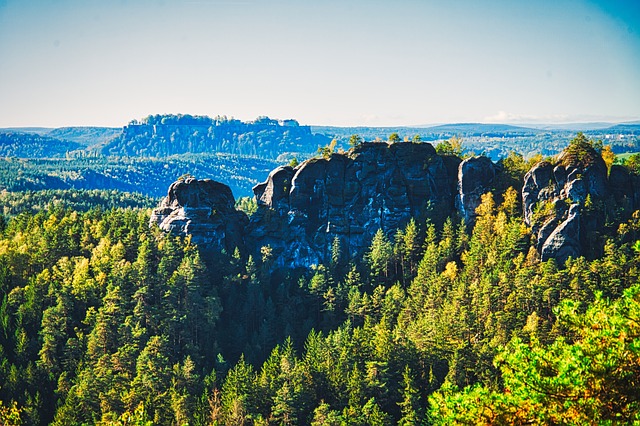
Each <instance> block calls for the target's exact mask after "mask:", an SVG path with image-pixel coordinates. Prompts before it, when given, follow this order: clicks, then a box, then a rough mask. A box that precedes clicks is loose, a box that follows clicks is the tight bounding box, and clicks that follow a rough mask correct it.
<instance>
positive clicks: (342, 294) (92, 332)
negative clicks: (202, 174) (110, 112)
mask: <svg viewBox="0 0 640 426" xmlns="http://www.w3.org/2000/svg"><path fill="white" fill-rule="evenodd" d="M594 145H595V144H594V143H593V142H592V141H588V140H587V139H586V138H585V136H584V135H578V137H576V138H575V139H574V140H573V141H572V142H571V144H570V146H569V147H567V149H565V151H564V153H563V154H562V155H561V156H559V157H557V158H555V159H548V160H547V161H540V162H537V163H536V164H535V165H533V164H530V163H527V162H525V160H524V159H523V158H522V157H517V156H511V157H510V158H508V159H507V160H505V161H503V162H502V163H501V164H500V165H494V164H493V163H491V162H490V161H489V160H488V159H487V158H482V157H479V158H480V159H479V158H468V159H464V160H463V159H460V158H457V157H455V156H453V155H451V154H449V153H444V154H440V153H441V152H443V151H444V152H447V151H450V150H449V149H443V147H438V146H436V147H435V148H433V147H431V146H428V145H427V144H420V143H415V144H413V143H395V144H392V143H389V144H386V143H377V144H374V143H362V144H359V145H357V146H354V148H353V149H351V150H350V151H349V152H346V153H340V152H335V153H333V152H330V150H329V151H327V152H325V153H324V154H325V155H324V156H323V158H316V159H312V160H307V161H304V162H302V163H301V164H299V165H297V166H295V167H293V166H286V167H279V168H277V169H276V170H275V171H274V172H272V173H270V174H269V178H268V180H267V182H265V183H264V184H261V185H259V186H258V187H257V191H256V195H258V204H259V205H258V207H257V211H255V212H254V213H253V214H252V215H251V217H250V218H248V217H246V216H245V214H244V213H241V212H238V211H235V210H234V204H233V201H234V200H233V195H232V194H231V191H230V189H229V188H228V187H225V186H224V185H222V184H221V183H215V182H212V181H210V180H209V181H207V180H205V181H197V180H196V179H193V178H192V177H182V178H181V179H178V181H177V182H176V183H175V184H174V185H172V187H171V188H172V190H170V191H169V195H168V197H167V198H166V199H165V201H164V202H163V203H162V204H161V205H160V207H159V208H157V209H156V210H155V211H154V212H153V216H150V211H149V210H146V209H144V207H146V206H148V202H149V200H148V199H145V198H144V197H139V196H133V197H131V196H125V197H121V196H119V195H118V194H117V193H116V192H113V191H109V192H106V191H100V192H95V191H92V192H85V191H77V190H74V191H68V192H67V191H49V192H48V193H46V194H45V193H41V194H32V193H28V194H25V195H22V194H18V195H9V194H5V195H3V197H1V199H0V201H2V202H3V203H4V204H5V205H6V206H8V207H11V209H10V210H6V211H5V214H6V215H10V217H4V216H0V424H1V425H21V424H26V425H48V424H53V425H60V426H62V425H64V426H67V425H88V424H92V425H93V424H96V425H113V426H116V425H118V426H124V425H145V426H146V425H150V424H154V425H156V424H157V425H185V424H189V425H201V426H210V425H247V426H248V425H314V426H320V425H334V426H335V425H349V426H351V425H354V426H355V425H357V426H365V425H366V426H391V425H394V424H397V425H451V424H454V425H471V424H479V425H505V424H532V425H547V424H570V425H583V424H606V425H614V424H637V423H638V422H640V395H639V394H638V387H639V386H640V382H639V380H640V362H639V360H640V285H638V283H639V279H640V210H638V209H639V208H640V196H638V194H640V181H639V180H638V170H639V169H638V168H633V167H631V165H615V164H612V160H613V155H612V153H611V151H610V150H609V149H607V147H605V148H602V150H600V147H599V146H598V145H595V146H594ZM444 148H447V147H444ZM639 163H640V161H639V162H635V164H636V165H637V164H639ZM632 164H633V163H632ZM532 165H533V167H531V166H532ZM452 166H455V167H452ZM456 170H457V171H458V173H456ZM294 171H295V173H293V172H294ZM351 172H353V174H351ZM352 176H355V178H357V181H356V180H354V179H351V177H352ZM420 176H422V179H419V178H420ZM436 179H437V180H436ZM456 179H460V182H456ZM349 182H351V185H349ZM434 182H439V183H438V184H435V185H433V186H432V185H431V183H434ZM474 182H475V184H474ZM478 183H481V184H482V185H478ZM405 186H406V189H407V191H405V192H403V191H402V189H403V187H405ZM293 188H295V189H293ZM374 188H379V189H380V191H379V193H380V194H383V195H384V196H383V197H381V198H379V199H375V198H371V203H370V204H366V203H365V204H363V203H362V202H361V201H365V198H367V199H368V198H370V197H369V195H370V194H371V192H368V191H369V189H371V190H373V189H374ZM447 188H449V189H447ZM455 188H458V189H459V190H460V191H461V192H459V194H458V195H459V199H460V202H461V204H459V205H458V207H456V209H460V207H463V209H462V210H458V211H459V213H458V212H456V211H455V210H453V209H454V206H453V204H452V197H453V196H454V194H453V193H452V191H454V190H455ZM514 188H517V189H514ZM352 196H355V197H354V198H352ZM361 196H362V198H360V197H361ZM374 197H375V196H374ZM48 200H50V201H48ZM447 200H449V201H448V202H447ZM430 201H431V202H430ZM27 203H28V204H27ZM443 203H444V204H446V205H448V206H449V207H450V208H451V210H447V209H445V208H444V207H446V206H444V204H443ZM90 204H91V205H90ZM115 204H121V205H123V206H126V207H128V208H113V206H114V205H115ZM139 207H142V208H139ZM254 210H255V209H254ZM405 213H406V214H405ZM421 213H424V215H423V214H421ZM341 215H342V216H341ZM358 215H360V216H358ZM367 215H368V216H369V217H366V216H367ZM382 215H384V216H382ZM438 216H440V217H439V218H438ZM168 217H171V218H172V219H173V220H172V221H171V224H172V225H174V228H175V230H178V231H184V234H188V236H184V234H182V235H176V233H174V232H163V228H161V227H158V226H155V225H154V224H152V225H151V226H150V220H152V223H153V222H159V221H160V220H161V225H162V224H169V221H165V220H164V219H166V218H168ZM343 217H346V218H347V220H341V219H342V218H343ZM467 217H468V218H469V219H470V220H469V221H467V219H466V218H467ZM152 218H154V219H152ZM196 218H200V219H201V221H200V222H197V221H196V220H195V219H196ZM360 219H366V220H365V221H362V220H360ZM369 219H371V220H369ZM374 219H375V220H374ZM405 219H406V220H405ZM204 221H206V222H204ZM320 221H321V222H320ZM352 225H353V226H352ZM238 227H247V228H249V231H252V232H250V236H251V237H252V238H253V241H254V243H256V244H255V248H256V250H251V247H247V246H248V244H246V245H245V248H244V249H243V247H242V245H240V246H238V245H235V243H236V242H234V244H233V245H227V248H228V249H225V250H221V249H213V250H203V247H202V246H201V245H200V242H201V241H204V239H202V238H201V239H200V240H198V239H197V238H196V237H198V235H196V233H195V231H200V235H199V236H200V237H208V238H209V239H212V240H213V242H214V243H216V244H217V245H218V246H220V244H218V243H221V242H222V241H228V239H229V236H230V233H229V232H228V231H231V232H236V235H238V233H239V232H240V231H238V230H237V229H236V230H234V229H233V228H238ZM363 228H367V230H368V231H370V230H373V231H374V232H375V234H374V235H373V237H371V238H369V237H368V236H367V237H366V238H360V241H361V242H363V244H360V248H361V253H360V255H358V256H356V257H353V258H352V257H350V256H349V253H350V252H351V251H352V250H353V247H355V246H356V244H355V243H357V242H358V241H355V240H354V238H356V237H357V235H355V234H356V233H358V232H363V231H364V229H363ZM172 231H173V230H172ZM345 231H346V232H345ZM278 233H280V236H281V237H282V238H284V240H285V242H287V244H286V245H280V246H279V247H278V246H277V240H276V238H275V237H277V236H278ZM305 235H306V236H307V237H309V238H308V239H307V247H305V246H304V245H302V244H300V243H301V242H302V243H304V240H301V239H300V238H298V236H303V237H304V236H305ZM561 237H565V238H561ZM238 242H240V241H238ZM246 242H251V241H247V240H245V243H246ZM540 242H544V244H540ZM583 242H584V243H585V244H587V246H583V245H582V243H583ZM289 243H291V244H289ZM352 243H353V244H352ZM196 244H197V245H196ZM320 244H321V245H322V252H321V254H322V257H317V259H311V257H309V250H308V248H309V247H310V248H313V246H314V245H315V246H317V245H320ZM234 246H235V247H236V248H233V249H231V248H232V247H234ZM283 247H284V249H285V250H287V251H288V252H289V254H290V255H292V256H296V257H301V256H305V255H306V256H307V259H309V260H313V263H311V262H308V263H309V265H308V267H304V268H301V267H299V268H295V269H292V268H291V265H290V264H289V265H286V266H287V267H288V269H286V270H285V269H284V268H278V266H279V265H278V262H279V261H278V259H279V258H283V256H282V253H279V252H278V249H279V248H283ZM554 248H555V249H557V250H555V251H554V250H553V249H554ZM582 249H588V250H584V251H579V250H582ZM561 256H564V257H566V259H562V258H561ZM559 259H562V261H559Z"/></svg>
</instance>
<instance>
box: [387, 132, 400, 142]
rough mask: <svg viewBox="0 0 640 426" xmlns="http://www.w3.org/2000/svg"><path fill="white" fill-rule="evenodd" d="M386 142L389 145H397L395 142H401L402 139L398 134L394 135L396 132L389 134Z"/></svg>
mask: <svg viewBox="0 0 640 426" xmlns="http://www.w3.org/2000/svg"><path fill="white" fill-rule="evenodd" d="M388 140H389V142H391V143H397V142H400V141H402V139H401V138H400V135H399V134H398V133H396V132H393V133H391V134H390V135H389V139H388Z"/></svg>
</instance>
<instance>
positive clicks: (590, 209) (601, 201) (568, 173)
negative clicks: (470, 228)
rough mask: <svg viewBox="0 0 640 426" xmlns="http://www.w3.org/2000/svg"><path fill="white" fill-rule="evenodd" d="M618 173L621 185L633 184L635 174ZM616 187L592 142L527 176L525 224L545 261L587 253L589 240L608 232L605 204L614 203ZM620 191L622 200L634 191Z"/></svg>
mask: <svg viewBox="0 0 640 426" xmlns="http://www.w3.org/2000/svg"><path fill="white" fill-rule="evenodd" d="M612 172H613V179H614V180H617V181H619V182H617V183H616V185H619V186H620V187H623V186H624V185H622V182H629V176H618V174H619V172H617V171H612ZM620 173H621V172H620ZM616 176H617V177H616ZM610 187H611V184H610V180H609V178H608V176H607V166H606V165H605V163H604V161H603V160H602V157H601V156H600V155H599V154H598V153H597V152H596V151H595V150H594V149H593V148H592V147H591V146H590V145H588V144H572V145H571V146H569V147H568V148H567V149H566V150H565V151H563V152H562V153H561V154H560V155H559V156H558V158H557V159H556V160H555V161H554V162H553V163H552V162H549V161H543V162H540V163H538V164H537V165H536V166H534V167H533V168H532V169H531V170H530V171H529V172H528V173H527V174H526V175H525V178H524V186H523V188H522V203H523V213H524V221H525V223H526V224H527V225H528V226H530V227H531V228H532V230H533V233H534V235H535V236H536V238H537V248H538V251H539V252H540V254H541V258H542V260H543V261H544V260H548V259H551V258H554V259H556V260H557V261H558V262H559V263H560V264H563V263H564V262H566V260H567V259H568V258H569V257H574V258H575V257H578V256H581V255H583V254H585V252H586V250H585V246H586V244H587V241H586V238H585V237H586V236H587V235H593V234H594V233H596V232H598V231H600V230H602V228H604V225H605V210H604V208H603V207H602V206H604V205H605V201H611V195H612V191H611V190H610ZM620 190H621V194H619V196H620V197H626V196H627V195H630V194H631V193H633V190H632V188H631V187H628V188H627V189H623V188H621V189H620Z"/></svg>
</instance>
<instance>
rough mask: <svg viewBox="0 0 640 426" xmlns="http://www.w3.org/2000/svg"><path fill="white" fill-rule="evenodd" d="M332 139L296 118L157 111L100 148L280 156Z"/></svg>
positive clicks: (127, 152) (151, 153)
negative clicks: (248, 119)
mask: <svg viewBox="0 0 640 426" xmlns="http://www.w3.org/2000/svg"><path fill="white" fill-rule="evenodd" d="M328 142H329V140H328V139H327V138H326V137H325V136H322V135H315V134H312V133H311V129H310V127H309V126H300V125H299V124H298V122H297V121H295V120H283V121H278V120H272V119H270V118H268V117H260V118H258V119H256V120H255V121H252V122H242V121H240V120H235V119H228V118H226V117H216V118H209V117H203V116H195V117H194V116H190V115H176V116H172V115H163V116H160V115H156V116H149V117H147V118H145V119H143V120H142V121H140V122H137V121H135V122H132V123H130V124H129V125H127V126H125V127H124V128H123V130H122V134H121V135H120V136H119V137H116V138H115V139H113V140H112V141H111V142H109V143H108V144H106V145H105V146H104V147H102V148H101V150H100V152H101V153H102V154H104V155H119V156H141V157H165V156H169V155H176V154H185V153H192V154H198V153H214V152H225V153H230V154H236V155H249V156H259V157H263V158H272V159H275V158H277V157H278V156H279V155H280V154H282V153H284V152H291V153H303V154H309V153H313V152H315V151H316V150H317V149H318V147H320V146H324V145H326V144H327V143H328Z"/></svg>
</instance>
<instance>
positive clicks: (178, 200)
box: [150, 177, 249, 254]
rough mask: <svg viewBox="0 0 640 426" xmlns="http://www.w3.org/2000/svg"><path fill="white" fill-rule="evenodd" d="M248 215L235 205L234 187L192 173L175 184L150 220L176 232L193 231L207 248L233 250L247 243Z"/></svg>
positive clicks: (231, 251)
mask: <svg viewBox="0 0 640 426" xmlns="http://www.w3.org/2000/svg"><path fill="white" fill-rule="evenodd" d="M248 222H249V219H248V218H247V216H246V215H245V214H244V213H243V212H241V211H238V210H236V209H235V199H234V197H233V194H232V192H231V189H230V188H229V187H228V186H227V185H225V184H222V183H220V182H216V181H213V180H211V179H203V180H198V179H194V178H192V177H188V178H186V179H179V180H178V181H176V182H174V183H172V184H171V186H170V187H169V191H168V193H167V196H166V197H165V198H164V199H163V200H162V201H161V203H160V205H159V206H158V207H157V208H156V209H154V210H153V212H152V214H151V219H150V224H151V225H153V224H154V223H155V224H157V225H158V226H159V227H160V229H162V230H164V231H167V232H171V233H173V234H176V235H183V236H186V235H191V241H192V242H193V243H194V244H197V245H198V246H199V247H201V248H202V249H204V250H218V251H220V250H223V249H224V250H226V251H227V252H228V253H230V254H231V253H233V250H234V249H235V248H236V247H239V248H242V247H243V245H244V228H245V227H246V225H247V224H248Z"/></svg>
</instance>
